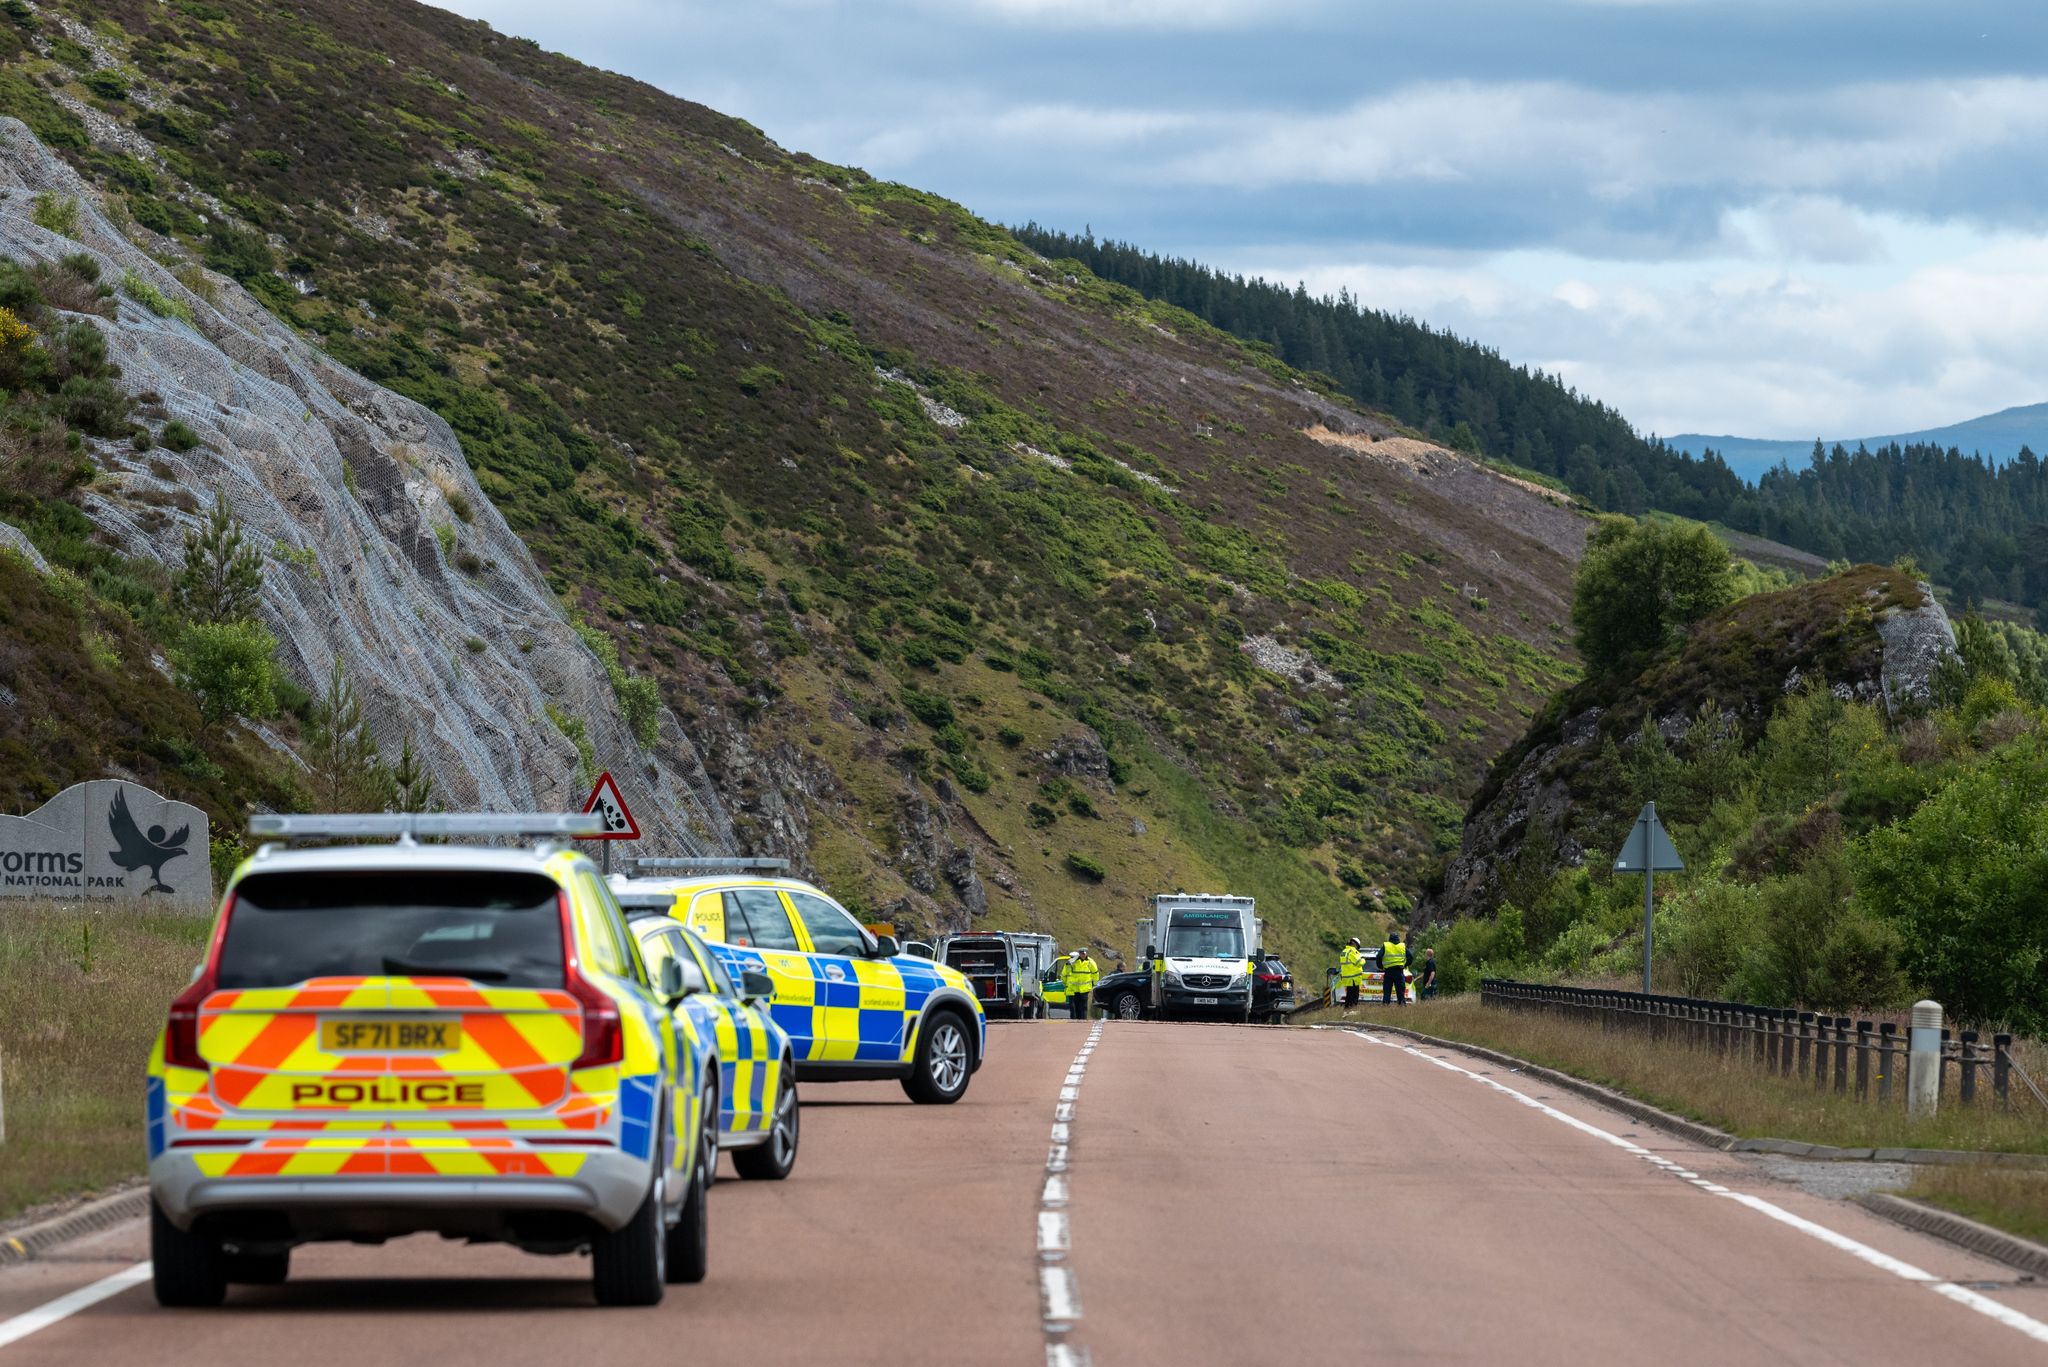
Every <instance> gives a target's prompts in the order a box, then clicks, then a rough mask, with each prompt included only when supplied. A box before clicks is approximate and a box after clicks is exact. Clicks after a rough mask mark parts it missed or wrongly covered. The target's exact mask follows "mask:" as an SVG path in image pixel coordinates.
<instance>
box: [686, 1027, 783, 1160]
mask: <svg viewBox="0 0 2048 1367" xmlns="http://www.w3.org/2000/svg"><path fill="white" fill-rule="evenodd" d="M684 1014H685V1015H686V1016H687V1017H689V1018H691V1019H693V1020H694V1021H695V1022H696V1023H697V1025H698V1027H699V1028H700V1029H704V1030H706V1031H707V1032H709V1034H710V1035H711V1036H712V1037H713V1038H714V1039H715V1040H716V1041H717V1045H718V1074H719V1079H718V1080H719V1090H718V1098H719V1100H718V1107H719V1128H720V1129H722V1130H723V1131H724V1132H725V1133H726V1134H728V1135H735V1134H749V1133H752V1132H754V1131H757V1130H765V1129H767V1128H768V1127H769V1126H770V1125H772V1124H773V1123H774V1120H775V1096H776V1092H777V1089H779V1088H780V1087H781V1086H782V1056H783V1051H784V1049H785V1048H787V1047H788V1036H786V1035H785V1034H784V1033H783V1032H782V1030H781V1029H780V1028H779V1027H777V1026H776V1025H775V1024H774V1023H773V1022H772V1021H771V1020H770V1019H769V1018H768V1017H767V1015H766V1014H765V1013H764V1012H763V1011H762V1010H761V1009H759V1008H757V1007H753V1006H748V1005H746V1004H745V1003H743V1002H735V1001H728V1000H726V999H725V998H723V997H717V996H713V995H711V994H709V993H697V994H694V995H693V996H691V997H690V998H689V999H688V1001H687V1002H686V1003H685V1007H684Z"/></svg>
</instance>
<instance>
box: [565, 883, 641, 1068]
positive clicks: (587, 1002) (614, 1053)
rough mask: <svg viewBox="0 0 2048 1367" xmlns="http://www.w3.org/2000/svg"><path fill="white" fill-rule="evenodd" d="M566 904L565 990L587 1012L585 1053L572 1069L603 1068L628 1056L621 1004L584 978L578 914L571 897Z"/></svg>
mask: <svg viewBox="0 0 2048 1367" xmlns="http://www.w3.org/2000/svg"><path fill="white" fill-rule="evenodd" d="M559 896H560V898H561V903H562V964H563V977H562V986H563V988H564V989H566V990H567V992H568V993H569V995H570V996H572V997H574V998H575V999H576V1001H577V1004H578V1005H580V1006H581V1007H582V1008H583V1052H582V1053H580V1054H578V1055H577V1056H576V1061H575V1062H574V1063H572V1064H570V1065H569V1067H570V1068H572V1069H575V1068H603V1067H606V1066H608V1065H610V1064H614V1063H617V1062H619V1061H620V1060H621V1059H623V1058H625V1056H626V1036H625V1031H624V1028H623V1027H622V1026H621V1025H620V1024H619V1004H618V1003H617V1002H615V1001H613V1000H612V999H611V998H610V997H608V996H606V995H605V994H604V993H603V992H600V991H599V990H598V989H597V987H596V986H595V985H594V984H593V983H591V982H590V981H589V980H588V979H587V978H585V977H584V976H583V972H582V962H581V960H580V959H578V958H577V955H576V913H575V910H574V909H573V908H571V907H570V905H569V894H568V893H567V892H563V893H561V894H559Z"/></svg>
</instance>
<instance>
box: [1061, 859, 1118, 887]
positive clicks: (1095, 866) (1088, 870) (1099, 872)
mask: <svg viewBox="0 0 2048 1367" xmlns="http://www.w3.org/2000/svg"><path fill="white" fill-rule="evenodd" d="M1067 872H1068V873H1071V874H1073V875H1075V876H1076V877H1079V878H1085V879H1086V880H1087V881H1089V882H1090V883H1100V882H1101V881H1102V880H1103V879H1105V878H1107V877H1109V870H1108V869H1105V868H1103V867H1102V865H1101V864H1100V863H1099V862H1097V861H1096V860H1094V859H1090V858H1089V857H1088V856H1087V855H1085V854H1069V855H1068V856H1067Z"/></svg>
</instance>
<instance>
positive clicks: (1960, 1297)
mask: <svg viewBox="0 0 2048 1367" xmlns="http://www.w3.org/2000/svg"><path fill="white" fill-rule="evenodd" d="M1343 1033H1344V1034H1347V1035H1350V1036H1351V1037H1352V1038H1353V1039H1358V1040H1363V1041H1364V1042H1365V1043H1367V1044H1376V1045H1378V1046H1379V1047H1380V1048H1382V1049H1395V1050H1398V1051H1400V1052H1401V1053H1404V1054H1413V1055H1414V1056H1415V1057H1416V1058H1419V1059H1421V1060H1422V1061H1423V1062H1424V1063H1432V1064H1435V1065H1436V1066H1437V1067H1439V1068H1442V1069H1445V1070H1447V1071H1449V1072H1453V1073H1462V1074H1464V1075H1465V1076H1466V1077H1469V1078H1471V1079H1472V1080H1473V1081H1474V1082H1482V1083H1485V1084H1486V1085H1487V1086H1488V1087H1491V1088H1493V1090H1495V1091H1496V1092H1502V1093H1504V1094H1506V1095H1508V1096H1511V1097H1513V1098H1514V1099H1515V1100H1517V1101H1519V1102H1521V1103H1522V1104H1523V1105H1524V1106H1527V1107H1530V1108H1531V1109H1532V1110H1537V1111H1541V1112H1542V1113H1543V1114H1544V1115H1547V1116H1549V1117H1550V1118H1551V1119H1553V1120H1557V1121H1561V1122H1563V1123H1564V1124H1566V1125H1569V1126H1571V1127H1572V1128H1573V1129H1575V1130H1579V1131H1582V1132H1584V1133H1585V1134H1588V1135H1591V1136H1593V1137H1594V1138H1596V1139H1600V1140H1602V1141H1604V1142H1606V1143H1609V1144H1612V1145H1613V1146H1614V1147H1616V1148H1618V1149H1621V1150H1623V1151H1624V1152H1627V1153H1632V1154H1634V1155H1635V1156H1636V1157H1638V1158H1641V1159H1643V1160H1644V1161H1645V1162H1647V1163H1649V1164H1650V1165H1651V1166H1653V1167H1655V1168H1658V1169H1661V1170H1662V1171H1664V1172H1666V1173H1668V1174H1670V1175H1671V1176H1673V1177H1676V1178H1678V1179H1679V1180H1680V1181H1682V1182H1684V1183H1686V1184H1687V1185H1689V1186H1694V1187H1698V1188H1699V1189H1700V1190H1701V1191H1704V1192H1706V1193H1708V1194H1709V1195H1712V1196H1721V1197H1725V1198H1727V1199H1728V1200H1731V1201H1734V1202H1735V1203H1736V1204H1738V1205H1742V1206H1747V1207H1748V1208H1749V1209H1751V1210H1754V1211H1756V1212H1757V1213H1758V1214H1759V1215H1763V1216H1765V1217H1767V1218H1769V1219H1772V1220H1775V1221H1777V1222H1778V1223H1779V1224H1782V1225H1785V1226H1787V1227H1788V1228H1791V1229H1796V1230H1798V1231H1799V1232H1800V1233H1802V1234H1805V1235H1806V1236H1808V1237H1809V1238H1812V1239H1815V1240H1817V1241H1819V1242H1820V1243H1824V1244H1826V1245H1828V1246H1829V1247H1830V1248H1834V1249H1838V1250H1840V1251H1841V1252H1843V1253H1847V1254H1848V1255H1849V1256H1851V1257H1853V1258H1856V1259H1857V1260H1859V1261H1861V1262H1864V1263H1867V1264H1869V1265H1870V1266H1872V1267H1875V1268H1877V1269H1879V1270H1881V1271H1884V1272H1889V1273H1891V1274H1892V1275H1893V1276H1894V1277H1897V1278H1899V1279H1900V1280H1902V1281H1907V1282H1912V1283H1915V1284H1917V1285H1920V1286H1925V1287H1926V1288H1927V1289H1928V1290H1930V1291H1932V1292H1934V1293H1935V1294H1936V1295H1937V1296H1941V1297H1944V1298H1946V1299H1948V1300H1951V1301H1954V1302H1955V1303H1956V1304H1958V1305H1961V1306H1965V1307H1967V1308H1968V1309H1971V1310H1974V1311H1976V1312H1977V1313H1978V1314H1980V1315H1983V1316H1984V1317H1985V1318H1986V1319H1989V1320H1992V1321H1994V1322H1995V1323H1998V1324H2003V1325H2004V1326H2005V1327H2006V1328H2008V1329H2013V1330H2017V1331H2018V1332H2020V1333H2022V1334H2024V1335H2026V1336H2027V1337H2028V1338H2030V1339H2033V1340H2035V1341H2036V1342H2039V1343H2048V1324H2044V1323H2042V1322H2041V1321H2040V1320H2037V1319H2035V1318H2034V1317H2033V1316H2031V1315H2029V1314H2027V1313H2026V1312H2025V1311H2022V1310H2015V1309H2014V1308H2013V1307H2011V1306H2009V1305H2006V1304H2004V1303H2003V1302H2001V1301H1995V1300H1992V1299H1991V1298H1990V1297H1989V1296H1986V1295H1983V1294H1981V1293H1979V1292H1976V1291H1972V1290H1971V1289H1970V1288H1968V1287H1966V1286H1958V1285H1957V1284H1956V1283H1954V1282H1951V1281H1943V1280H1942V1279H1941V1278H1939V1277H1936V1276H1935V1275H1934V1274H1933V1273H1932V1272H1928V1271H1926V1270H1925V1269H1923V1268H1919V1267H1915V1266H1914V1265H1913V1264H1911V1263H1909V1262H1907V1261H1905V1260H1904V1259H1903V1258H1894V1257H1893V1256H1892V1255H1891V1254H1889V1253H1886V1252H1884V1251H1883V1250H1882V1249H1876V1248H1872V1247H1871V1246H1870V1245H1869V1244H1866V1243H1864V1242H1862V1241H1861V1240H1858V1239H1852V1238H1850V1237H1849V1236H1848V1235H1846V1234H1843V1233H1841V1232H1839V1231H1837V1230H1833V1229H1829V1228H1828V1227H1827V1226H1826V1225H1823V1224H1819V1223H1817V1222H1815V1221H1813V1220H1809V1219H1807V1218H1806V1217H1805V1216H1803V1215H1797V1214H1794V1213H1793V1212H1791V1211H1789V1210H1786V1209H1785V1208H1784V1207H1783V1206H1781V1205H1778V1204H1777V1203H1776V1202H1773V1201H1766V1200H1765V1199H1764V1198H1763V1197H1761V1196H1753V1195H1751V1194H1749V1193H1748V1192H1742V1191H1734V1190H1731V1189H1730V1188H1728V1187H1724V1186H1722V1185H1721V1184H1720V1183H1718V1182H1710V1181H1708V1180H1707V1179H1706V1178H1704V1177H1701V1176H1700V1175H1699V1174H1698V1173H1696V1172H1693V1171H1691V1170H1689V1169H1687V1168H1686V1167H1684V1166H1683V1165H1681V1164H1678V1163H1675V1162H1673V1161H1672V1160H1670V1159H1668V1158H1665V1157H1663V1156H1662V1155H1661V1154H1655V1153H1652V1152H1650V1150H1648V1149H1646V1148H1644V1147H1643V1146H1642V1145H1641V1144H1637V1143H1633V1142H1632V1141H1630V1140H1627V1139H1623V1138H1622V1137H1621V1136H1620V1135H1618V1134H1612V1133H1610V1132H1608V1131H1606V1130H1603V1129H1601V1128H1600V1127H1599V1126H1598V1125H1593V1124H1589V1123H1588V1122H1586V1121H1584V1120H1581V1119H1579V1118H1578V1117H1577V1116H1574V1115H1567V1114H1565V1113H1564V1112H1563V1111H1560V1110H1558V1109H1557V1108H1556V1107H1554V1106H1549V1105H1546V1104H1545V1103H1543V1102H1541V1101H1538V1100H1537V1099H1536V1098H1535V1097H1533V1096H1530V1095H1529V1094H1528V1093H1526V1092H1519V1091H1516V1090H1515V1089H1514V1088H1513V1087H1510V1086H1508V1085H1507V1084H1505V1083H1502V1082H1496V1081H1495V1080H1494V1079H1492V1078H1490V1077H1487V1076H1486V1075H1484V1074H1483V1073H1475V1072H1473V1071H1472V1070H1471V1069H1470V1068H1460V1067H1459V1066H1458V1065H1457V1064H1455V1063H1452V1062H1451V1061H1450V1060H1448V1059H1441V1058H1437V1057H1436V1056H1435V1055H1433V1054H1427V1053H1424V1052H1423V1051H1422V1050H1420V1049H1417V1048H1415V1047H1414V1046H1413V1045H1407V1044H1389V1043H1388V1042H1387V1041H1386V1040H1383V1039H1376V1038H1374V1037H1373V1036H1372V1035H1369V1034H1367V1033H1366V1032H1365V1030H1362V1029H1351V1030H1345V1031H1344V1032H1343Z"/></svg>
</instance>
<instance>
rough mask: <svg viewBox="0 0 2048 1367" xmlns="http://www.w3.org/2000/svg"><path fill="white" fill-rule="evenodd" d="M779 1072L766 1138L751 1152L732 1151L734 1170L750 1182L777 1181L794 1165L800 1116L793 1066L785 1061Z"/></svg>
mask: <svg viewBox="0 0 2048 1367" xmlns="http://www.w3.org/2000/svg"><path fill="white" fill-rule="evenodd" d="M781 1073H782V1082H781V1085H780V1086H778V1087H777V1088H776V1089H775V1115H774V1118H773V1119H772V1120H770V1121H769V1127H770V1128H769V1130H768V1137H767V1138H766V1139H764V1140H762V1141H761V1142H760V1143H759V1144H756V1145H755V1146H754V1147H753V1148H751V1149H734V1150H733V1151H732V1165H733V1167H734V1168H736V1169H738V1170H739V1174H740V1176H742V1177H744V1178H746V1179H748V1180H749V1181H757V1182H780V1181H781V1180H782V1179H783V1178H785V1177H787V1176H789V1173H790V1169H792V1168H794V1167H795V1166H796V1141H797V1117H798V1116H799V1115H800V1114H802V1109H801V1108H800V1107H799V1106H798V1105H797V1099H796V1065H795V1064H793V1063H791V1062H790V1061H789V1060H788V1059H784V1060H783V1061H782V1068H781Z"/></svg>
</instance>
